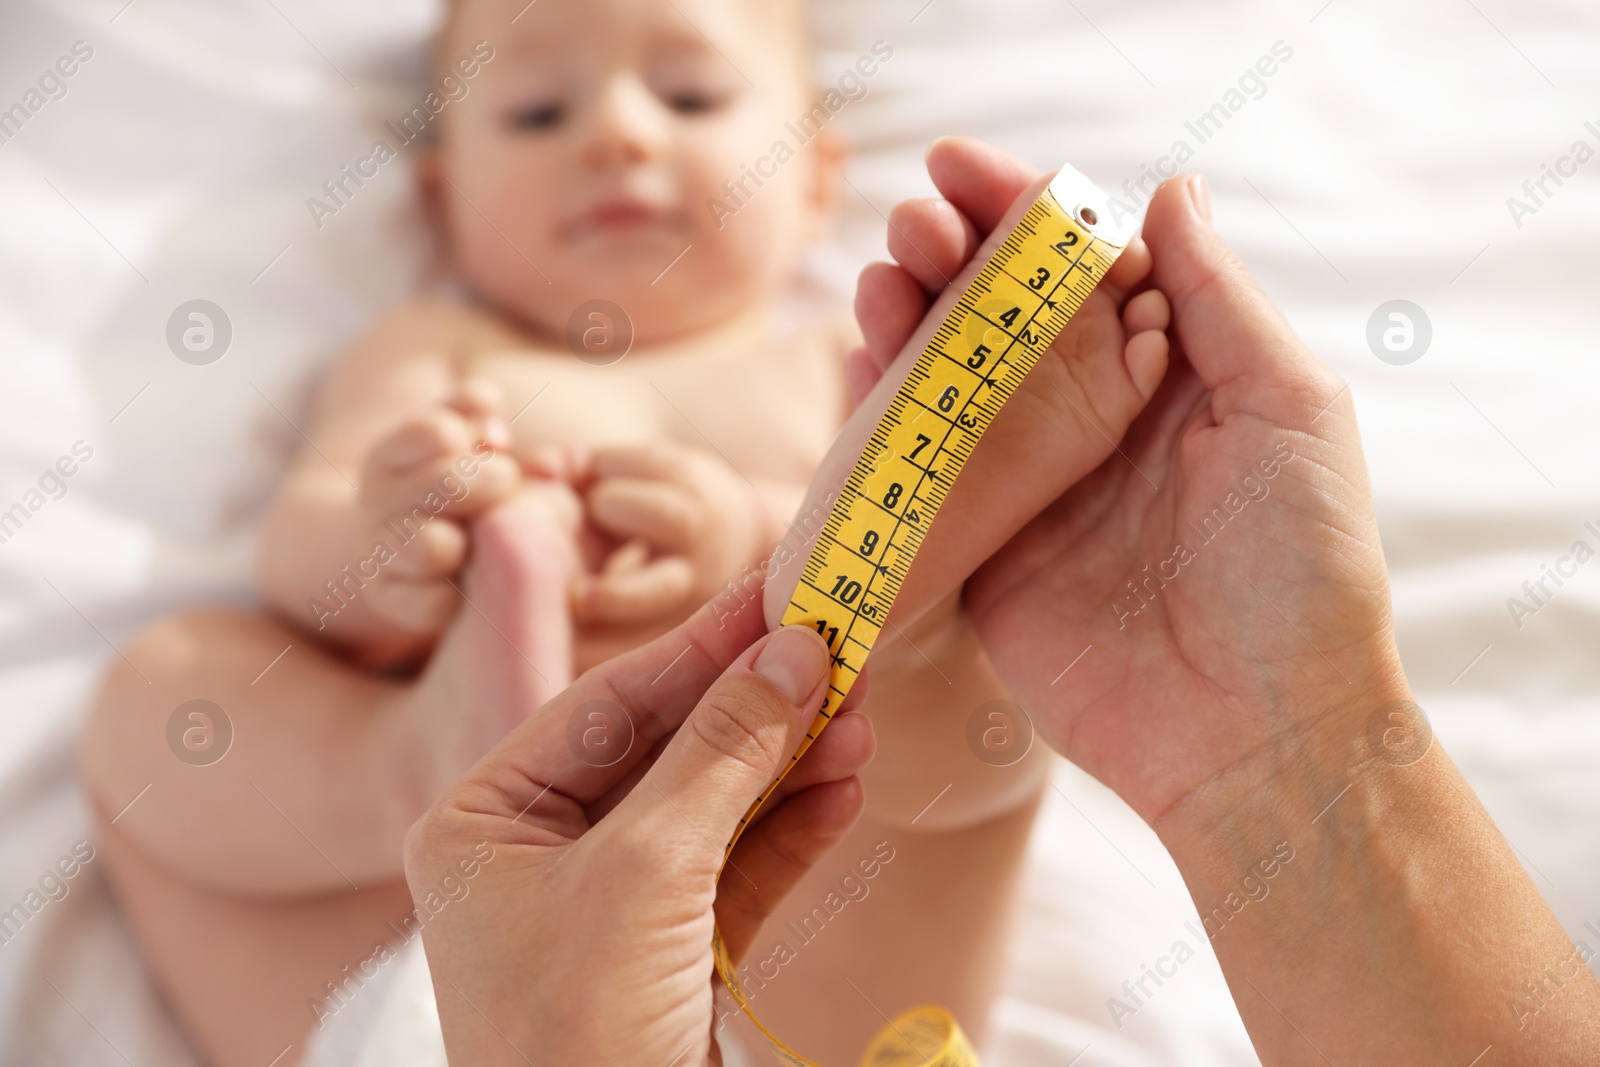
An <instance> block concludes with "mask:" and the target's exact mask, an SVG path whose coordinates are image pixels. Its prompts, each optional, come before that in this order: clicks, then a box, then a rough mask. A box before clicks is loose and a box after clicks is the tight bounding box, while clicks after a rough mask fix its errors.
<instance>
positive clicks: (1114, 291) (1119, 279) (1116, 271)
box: [1103, 237, 1155, 303]
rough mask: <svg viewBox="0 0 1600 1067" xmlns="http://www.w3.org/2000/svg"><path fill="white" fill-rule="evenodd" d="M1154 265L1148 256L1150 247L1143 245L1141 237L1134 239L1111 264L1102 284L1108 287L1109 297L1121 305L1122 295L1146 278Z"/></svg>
mask: <svg viewBox="0 0 1600 1067" xmlns="http://www.w3.org/2000/svg"><path fill="white" fill-rule="evenodd" d="M1154 265H1155V261H1154V260H1153V259H1152V258H1151V256H1150V246H1149V245H1147V244H1145V243H1144V238H1143V237H1135V238H1134V239H1133V240H1131V241H1129V242H1128V246H1127V247H1126V248H1124V249H1123V250H1122V254H1121V255H1120V256H1118V257H1117V261H1116V262H1115V263H1113V264H1111V269H1110V270H1109V271H1107V272H1106V277H1105V281H1104V283H1103V284H1104V285H1106V286H1107V287H1109V290H1110V292H1111V295H1112V296H1113V297H1115V298H1116V300H1117V302H1118V303H1121V302H1122V297H1123V294H1125V293H1127V292H1129V291H1130V290H1132V289H1133V288H1134V287H1136V286H1137V285H1138V284H1139V283H1140V282H1142V281H1144V280H1145V279H1146V278H1148V277H1149V276H1150V271H1151V269H1152V268H1153V267H1154Z"/></svg>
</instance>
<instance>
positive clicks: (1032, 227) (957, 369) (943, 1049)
mask: <svg viewBox="0 0 1600 1067" xmlns="http://www.w3.org/2000/svg"><path fill="white" fill-rule="evenodd" d="M1111 218H1112V213H1111V209H1110V204H1109V201H1108V200H1107V198H1106V196H1105V194H1104V193H1102V192H1100V190H1099V189H1097V188H1095V186H1094V184H1093V183H1092V182H1090V181H1089V180H1088V179H1087V178H1085V177H1084V176H1083V175H1081V174H1079V173H1078V172H1077V171H1076V170H1073V169H1072V168H1071V167H1064V168H1062V170H1061V172H1060V173H1059V174H1057V175H1056V177H1055V179H1054V180H1053V181H1052V182H1051V183H1050V186H1049V187H1048V188H1047V189H1046V190H1045V191H1044V192H1043V193H1042V194H1040V196H1039V199H1038V200H1036V201H1034V203H1033V206H1032V207H1030V208H1029V209H1028V212H1027V214H1026V215H1024V216H1023V217H1022V219H1021V221H1019V222H1018V223H1017V225H1016V227H1015V228H1014V229H1013V230H1012V231H1011V233H1010V234H1009V235H1008V236H1007V237H1006V239H1005V242H1004V243H1003V244H1001V245H1000V247H999V248H998V249H997V250H996V251H995V253H994V255H993V256H992V257H991V258H990V259H989V261H988V262H987V263H986V264H984V266H983V269H982V270H981V271H979V273H978V276H977V277H976V278H975V279H973V281H972V283H971V284H970V285H968V286H967V288H966V290H965V292H963V293H962V295H961V299H960V301H959V302H958V303H957V304H956V306H955V307H954V308H952V309H951V311H950V313H949V314H948V315H947V316H946V317H945V319H944V321H943V322H942V323H941V324H940V325H939V329H938V330H937V331H936V332H935V333H934V335H933V340H932V341H930V342H929V344H928V346H927V347H926V348H924V349H923V350H922V354H921V355H920V356H919V357H918V358H917V362H916V364H915V365H914V366H913V367H912V369H911V373H910V374H909V375H907V376H906V380H905V382H904V384H902V385H901V386H900V390H899V392H897V393H896V394H895V396H894V399H893V400H892V401H890V403H889V409H888V411H886V412H885V413H884V416H883V418H882V419H881V420H880V421H879V423H878V426H877V428H876V429H875V430H874V431H873V433H872V438H871V441H870V442H869V443H868V445H867V447H866V449H865V450H864V451H863V452H862V455H861V458H860V459H859V460H858V461H857V462H856V465H855V468H854V470H852V471H851V473H850V478H849V480H848V481H847V482H846V484H845V487H844V490H843V491H842V492H841V493H840V495H839V498H838V500H837V501H836V502H835V503H834V505H833V510H832V512H831V513H830V515H829V516H828V521H827V523H826V524H825V525H824V527H823V529H822V532H821V533H820V535H819V536H818V539H817V543H816V546H815V547H814V548H813V549H812V552H811V556H810V557H809V558H808V559H807V561H806V565H805V570H804V572H803V574H802V577H801V579H800V584H799V585H798V586H797V587H796V588H795V591H794V598H793V599H792V600H791V601H790V602H789V607H788V610H787V611H785V612H784V615H783V624H784V625H785V626H790V625H796V624H798V625H804V626H811V627H814V628H815V629H816V631H817V633H819V634H821V635H822V637H823V638H824V639H825V640H826V641H827V642H828V647H829V648H830V649H832V651H833V667H832V670H831V672H830V675H829V679H828V681H829V689H828V693H827V696H826V699H825V700H824V701H823V704H822V710H821V711H820V712H819V713H818V714H817V718H816V721H815V722H813V723H812V725H811V729H810V730H809V731H808V732H807V737H806V739H805V740H803V741H802V742H801V743H800V747H799V749H798V750H797V751H796V752H795V754H794V757H793V759H791V760H790V762H789V763H788V765H787V766H785V768H784V769H783V771H782V772H780V773H779V775H778V777H777V778H775V779H774V780H773V782H772V784H771V785H770V786H768V787H767V789H766V791H765V792H763V793H762V794H761V796H760V798H759V799H757V800H756V802H755V803H754V804H752V805H751V806H750V810H749V811H748V812H746V813H745V817H744V819H743V821H741V823H740V828H739V832H738V833H736V834H735V835H734V838H733V840H732V841H730V842H728V852H732V851H733V846H734V844H735V843H737V841H738V840H739V836H740V834H742V833H743V832H744V827H745V826H747V825H748V824H749V822H750V820H751V819H753V818H754V817H755V813H756V811H757V810H758V809H759V808H760V807H761V805H762V804H764V803H765V802H766V801H767V798H768V797H770V796H771V795H772V793H773V790H775V789H777V787H778V783H779V782H780V781H782V780H783V777H784V775H785V774H787V773H788V770H789V768H790V767H793V766H794V762H795V760H798V759H799V758H800V757H801V756H802V755H803V754H804V753H805V751H806V749H808V748H809V747H811V743H812V741H813V740H815V738H816V737H817V736H818V735H820V734H821V733H822V731H823V729H824V728H826V726H827V725H828V722H829V720H830V719H832V717H833V711H834V710H835V709H837V708H838V707H839V705H840V703H841V702H842V701H843V700H844V698H845V696H846V695H848V694H849V692H850V687H851V686H852V685H854V684H855V680H856V678H857V676H858V675H860V673H861V670H862V668H863V667H864V666H865V665H866V661H867V655H868V653H870V652H871V651H872V646H873V644H874V643H875V642H876V641H877V639H878V634H879V633H880V632H881V631H882V629H883V626H884V623H885V620H886V619H887V618H888V616H889V609H890V608H891V607H892V606H893V605H894V599H895V596H896V594H897V593H899V591H900V583H901V582H903V581H904V580H905V576H906V572H907V571H908V570H910V568H911V561H912V560H913V559H914V558H915V557H916V554H917V549H918V547H919V546H920V545H921V544H922V539H923V537H924V536H925V535H926V534H927V531H928V527H929V526H930V525H931V524H932V523H933V520H934V517H935V516H936V515H938V513H939V506H940V505H941V504H943V503H944V498H945V495H946V494H947V493H948V492H949V490H950V486H951V484H952V483H953V482H954V481H955V479H956V475H958V474H960V473H961V469H962V467H963V466H965V464H966V462H967V459H968V457H970V456H971V455H972V451H973V449H974V448H976V447H977V444H978V441H979V439H980V438H982V437H983V434H984V431H985V430H987V429H988V428H989V424H990V423H991V422H993V421H994V417H995V415H997V414H998V413H999V411H1000V408H1001V407H1002V406H1003V405H1004V404H1005V402H1006V401H1007V400H1008V399H1009V398H1010V397H1011V395H1012V393H1014V392H1015V391H1016V389H1017V387H1018V386H1019V385H1020V384H1021V383H1022V379H1023V378H1024V377H1025V376H1026V375H1027V373H1028V372H1029V371H1030V370H1032V369H1033V366H1034V364H1036V363H1037V362H1038V361H1039V358H1040V357H1041V356H1042V355H1043V354H1044V352H1045V350H1046V349H1048V348H1049V347H1050V345H1051V344H1052V343H1053V342H1054V341H1055V339H1056V337H1057V336H1059V335H1060V333H1061V331H1062V330H1063V329H1065V328H1066V325H1067V323H1068V322H1070V321H1071V319H1072V317H1073V316H1074V315H1075V314H1077V313H1078V309H1079V308H1081V307H1082V306H1083V303H1084V301H1085V300H1087V299H1088V298H1089V294H1090V293H1091V292H1093V291H1094V287H1095V286H1096V285H1097V284H1099V282H1100V279H1101V278H1103V277H1105V275H1106V271H1108V270H1110V269H1111V265H1112V264H1113V263H1115V262H1116V259H1117V256H1118V255H1120V254H1121V253H1122V250H1123V248H1125V247H1126V246H1127V244H1128V241H1129V240H1130V239H1131V237H1132V227H1131V226H1129V225H1126V224H1120V225H1119V224H1117V223H1114V222H1112V221H1111ZM712 949H713V954H714V958H715V960H716V966H717V973H718V974H719V975H721V977H722V982H723V984H724V985H725V986H727V988H728V991H729V993H731V994H732V996H733V998H734V1000H735V1001H737V1002H738V1004H739V1007H740V1008H742V1009H743V1010H744V1013H745V1014H746V1015H748V1016H749V1017H750V1020H751V1021H752V1022H753V1023H755V1025H756V1026H757V1027H758V1028H759V1029H760V1030H761V1032H762V1033H763V1034H765V1035H766V1036H767V1040H769V1041H771V1042H772V1047H773V1049H774V1051H775V1052H776V1053H777V1054H778V1057H779V1059H781V1060H783V1062H785V1063H788V1064H792V1065H794V1067H817V1065H816V1064H814V1063H812V1062H811V1061H810V1060H808V1059H805V1058H804V1057H803V1056H801V1055H800V1054H799V1053H797V1052H795V1051H794V1050H793V1049H791V1048H790V1047H789V1046H788V1045H785V1044H784V1043H783V1042H782V1041H781V1040H779V1039H778V1038H777V1037H776V1036H775V1035H774V1034H773V1033H772V1032H771V1031H770V1030H768V1029H767V1028H766V1026H765V1025H763V1024H762V1022H761V1020H759V1019H757V1018H756V1016H755V1014H754V1013H753V1012H752V1011H751V1010H750V998H749V995H748V994H747V993H746V992H745V989H744V986H743V985H742V984H741V982H740V980H739V976H738V974H737V973H736V972H735V970H734V967H733V960H732V959H731V957H730V956H729V955H728V950H727V946H726V945H725V944H724V943H723V940H722V934H721V932H720V931H718V932H717V933H716V934H715V936H714V937H713V940H712ZM977 1063H978V1059H977V1054H976V1053H975V1052H974V1051H973V1049H972V1046H971V1045H970V1044H969V1043H968V1041H967V1038H966V1035H965V1034H963V1033H962V1031H961V1028H960V1026H959V1025H957V1023H956V1021H955V1019H954V1018H953V1017H952V1016H951V1015H950V1013H949V1012H947V1011H945V1010H944V1009H942V1008H935V1007H921V1008H914V1009H912V1010H910V1011H908V1012H905V1013H904V1014H902V1015H900V1016H899V1017H897V1018H896V1019H895V1020H894V1021H893V1022H891V1023H890V1024H889V1025H888V1026H886V1027H884V1029H883V1030H882V1031H881V1032H880V1033H879V1034H878V1036H877V1037H875V1038H874V1039H873V1041H872V1043H871V1044H870V1045H868V1047H867V1050H866V1052H865V1053H864V1054H863V1055H862V1057H861V1061H860V1064H861V1067H869V1065H870V1067H900V1065H906V1067H911V1065H930V1067H977Z"/></svg>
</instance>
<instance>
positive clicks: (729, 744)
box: [614, 626, 830, 864]
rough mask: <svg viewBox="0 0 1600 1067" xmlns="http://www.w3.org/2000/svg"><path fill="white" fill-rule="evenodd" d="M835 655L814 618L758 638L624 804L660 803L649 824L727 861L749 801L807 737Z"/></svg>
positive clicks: (635, 814)
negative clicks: (677, 832) (725, 852)
mask: <svg viewBox="0 0 1600 1067" xmlns="http://www.w3.org/2000/svg"><path fill="white" fill-rule="evenodd" d="M829 662H830V653H829V651H828V646H827V645H826V644H825V643H824V642H823V640H822V638H820V637H818V636H817V633H816V631H815V630H812V629H811V628H809V627H805V626H786V627H784V628H783V629H781V630H778V631H777V632H776V633H772V634H768V635H767V636H766V637H764V638H762V639H761V640H760V641H758V642H756V643H755V644H754V645H752V646H751V647H750V648H749V649H747V650H746V651H745V652H744V654H743V655H741V656H740V657H739V658H738V659H737V660H735V661H734V663H733V664H732V665H731V666H729V667H728V669H727V670H726V671H724V672H723V674H722V677H720V678H718V679H717V680H716V682H715V683H713V684H712V686H711V688H710V689H708V690H707V691H706V694H705V696H704V697H702V698H701V700H700V703H699V704H698V705H696V706H695V709H694V710H693V711H692V712H690V713H689V717H688V718H687V719H686V720H685V721H684V724H683V725H682V726H681V727H679V729H678V733H677V736H675V737H674V738H673V739H672V741H671V743H669V744H668V745H667V747H666V750H665V751H664V752H663V753H662V754H661V757H660V758H659V759H658V760H657V761H656V764H655V766H654V767H652V768H651V769H650V772H649V773H648V774H647V775H645V777H644V780H643V781H642V782H640V783H639V785H638V786H636V787H635V788H634V790H633V791H632V792H631V793H630V794H629V795H628V799H627V800H626V801H624V802H623V805H622V807H628V806H633V805H634V804H635V803H637V804H638V805H640V806H643V807H645V808H653V809H657V810H656V811H655V812H654V814H655V815H656V816H659V818H652V819H648V820H647V825H651V826H654V827H672V826H677V827H682V828H683V829H684V830H685V831H686V832H688V833H689V838H688V839H689V840H690V841H699V842H703V843H705V844H707V845H709V846H710V847H711V848H712V849H714V851H715V854H714V856H713V855H712V854H711V853H708V854H707V858H708V859H714V860H715V861H716V862H717V863H719V864H720V863H721V861H722V849H723V847H724V846H725V845H726V844H727V843H728V840H729V839H730V838H731V837H732V836H733V835H734V832H735V831H736V830H737V829H738V827H739V821H740V820H741V819H742V818H743V817H744V814H745V812H746V810H748V809H749V807H750V805H751V804H752V803H753V802H754V801H755V799H756V798H757V797H758V796H760V795H761V794H762V792H763V791H764V790H765V789H766V788H767V786H769V785H771V784H772V780H773V779H774V778H776V777H777V776H778V775H779V774H780V773H782V771H783V770H784V769H785V768H786V767H788V765H789V763H790V762H791V760H792V759H793V754H794V751H795V749H796V748H797V747H799V745H800V742H801V741H802V739H804V738H805V737H806V736H807V733H808V730H809V728H810V725H811V722H812V720H813V719H814V718H815V717H816V714H817V709H818V708H819V707H820V706H821V705H822V697H823V693H824V692H825V691H826V689H827V685H828V665H829ZM614 814H615V815H622V816H623V817H624V819H625V820H631V819H632V818H634V817H639V816H640V815H642V814H643V813H641V812H638V811H634V812H629V813H624V812H623V811H622V810H621V808H620V807H619V810H618V811H617V812H615V813H614ZM685 823H687V824H688V825H687V826H684V824H685ZM669 832H670V831H669Z"/></svg>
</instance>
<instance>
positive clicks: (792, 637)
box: [751, 626, 828, 704]
mask: <svg viewBox="0 0 1600 1067" xmlns="http://www.w3.org/2000/svg"><path fill="white" fill-rule="evenodd" d="M751 670H753V671H755V672H756V673H757V674H759V675H760V676H761V677H763V678H765V679H766V680H767V681H769V682H771V683H772V685H773V688H775V689H777V691H778V692H780V693H782V694H783V695H784V696H785V697H787V698H788V700H789V703H791V704H799V703H800V702H801V701H802V700H804V699H805V698H806V697H808V696H810V695H811V691H812V690H813V689H815V688H816V687H817V683H818V682H820V681H822V678H823V675H825V674H826V673H827V671H828V649H827V646H826V645H824V644H823V643H822V639H821V638H820V637H818V636H817V634H816V631H814V630H811V629H810V628H808V627H805V626H785V627H784V628H783V629H781V630H779V631H778V632H777V633H775V634H773V635H772V636H771V637H769V638H768V639H767V647H765V648H763V649H762V650H761V654H760V655H758V656H757V657H756V661H755V663H754V664H752V665H751Z"/></svg>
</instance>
